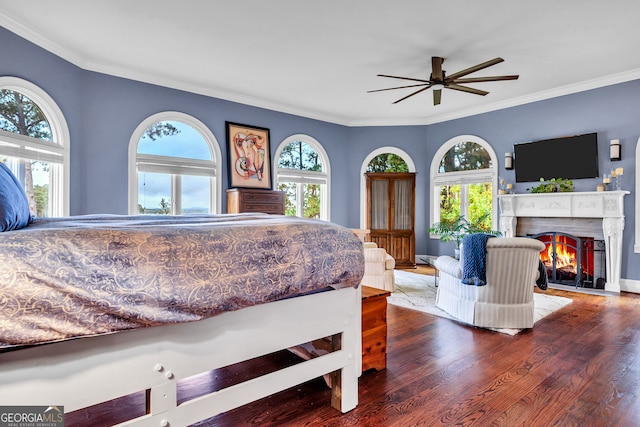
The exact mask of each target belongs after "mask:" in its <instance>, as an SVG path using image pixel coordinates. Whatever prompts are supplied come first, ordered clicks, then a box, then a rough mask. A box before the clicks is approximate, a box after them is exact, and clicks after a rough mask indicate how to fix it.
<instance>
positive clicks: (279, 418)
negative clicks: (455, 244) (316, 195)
mask: <svg viewBox="0 0 640 427" xmlns="http://www.w3.org/2000/svg"><path fill="white" fill-rule="evenodd" d="M418 271H420V272H423V271H424V269H420V270H418ZM547 293H549V294H553V295H562V296H568V297H570V298H572V299H573V303H571V304H570V305H568V306H566V307H564V308H563V309H561V310H560V311H558V312H556V313H553V314H552V315H550V316H548V317H546V318H544V319H542V320H541V321H539V322H538V323H537V324H536V326H535V327H534V328H533V329H532V330H527V331H525V332H523V333H521V334H519V335H516V336H513V337H512V336H508V335H505V334H500V333H497V332H491V331H487V330H483V329H476V328H472V327H469V326H464V325H462V324H458V323H456V322H453V321H451V320H447V319H442V318H438V317H435V316H431V315H428V314H424V313H420V312H417V311H413V310H409V309H404V308H400V307H395V306H391V305H389V306H388V310H387V316H388V341H387V348H388V352H387V369H386V370H383V371H380V372H375V371H371V372H367V373H365V374H364V375H363V376H362V377H361V378H360V381H359V385H360V391H359V404H358V407H357V408H356V409H354V410H353V411H351V412H349V413H347V414H341V413H339V412H337V411H336V410H334V409H333V408H331V406H330V404H329V400H330V391H329V389H328V388H327V387H326V385H325V383H324V381H323V380H322V379H318V380H314V381H311V382H308V383H305V384H303V385H301V386H297V387H294V388H293V389H290V390H286V391H284V392H282V393H278V394H276V395H273V396H270V397H268V398H265V399H262V400H260V401H258V402H255V403H252V404H249V405H246V406H244V407H242V408H239V409H237V410H234V411H230V412H228V413H225V414H221V415H219V416H217V417H214V418H212V419H209V420H206V421H203V422H201V423H199V424H197V425H198V426H234V427H235V426H383V425H384V426H402V427H404V426H489V425H491V426H638V425H640V295H639V294H631V293H622V294H621V295H620V296H595V295H586V294H579V293H572V292H567V291H560V290H549V291H547ZM296 362H297V357H296V356H294V355H292V354H290V353H288V352H279V353H275V354H273V355H271V356H269V357H267V358H264V359H260V360H258V361H250V362H247V363H244V364H240V365H234V366H231V367H229V368H226V369H224V370H218V371H214V372H211V373H208V374H204V375H201V376H199V377H197V378H194V379H193V380H190V381H188V382H185V383H184V384H181V386H180V390H179V396H181V399H185V400H186V399H188V398H191V397H193V396H197V395H198V394H201V393H203V391H205V390H207V391H208V390H215V389H219V388H221V387H224V386H227V385H229V384H233V383H235V382H237V381H239V380H243V379H245V378H249V377H251V376H255V375H256V374H261V373H265V372H269V371H270V370H272V369H276V368H278V367H281V366H285V365H289V364H292V363H296ZM143 398H144V396H143V395H142V394H137V395H133V396H128V397H125V398H122V399H118V400H116V401H112V402H110V403H108V404H103V405H99V406H96V407H93V408H89V409H88V410H81V411H76V412H74V413H71V414H68V415H67V417H66V420H65V421H66V423H65V425H66V426H92V427H99V426H106V425H112V424H114V423H116V422H119V421H122V420H126V419H128V418H130V417H132V416H133V415H136V414H141V413H144V404H143V402H144V399H143ZM172 427H175V426H172Z"/></svg>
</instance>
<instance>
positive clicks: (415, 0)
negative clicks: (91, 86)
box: [0, 0, 640, 126]
mask: <svg viewBox="0 0 640 427" xmlns="http://www.w3.org/2000/svg"><path fill="white" fill-rule="evenodd" d="M638 17H640V1H638V0H606V1H604V0H600V1H598V0H562V1H559V0H458V1H450V2H447V1H442V0H440V1H433V0H393V1H390V0H316V1H303V0H269V1H267V0H91V1H87V0H56V1H51V0H28V1H15V0H0V25H2V26H4V27H6V28H8V29H9V30H11V31H13V32H15V33H17V34H18V35H20V36H22V37H24V38H26V39H28V40H30V41H32V42H34V43H36V44H38V45H40V46H42V47H43V48H45V49H48V50H49V51H51V52H53V53H55V54H57V55H59V56H61V57H63V58H65V59H67V60H69V61H71V62H72V63H74V64H76V65H78V66H80V67H82V68H85V69H87V70H93V71H98V72H103V73H107V74H113V75H116V76H121V77H127V78H131V79H135V80H140V81H144V82H150V83H155V84H159V85H163V86H168V87H173V88H177V89H183V90H187V91H191V92H195V93H200V94H205V95H209V96H214V97H218V98H222V99H228V100H231V101H237V102H241V103H244V104H249V105H254V106H259V107H265V108H269V109H273V110H277V111H283V112H287V113H292V114H298V115H302V116H306V117H311V118H316V119H320V120H326V121H329V122H334V123H339V124H344V125H349V126H360V125H404V124H429V123H435V122H439V121H444V120H449V119H452V118H457V117H463V116H466V115H471V114H476V113H480V112H485V111H490V110H495V109H499V108H504V107H509V106H513V105H519V104H523V103H526V102H531V101H536V100H540V99H545V98H550V97H554V96H559V95H564V94H568V93H573V92H577V91H581V90H586V89H591V88H595V87H601V86H605V85H609V84H613V83H618V82H623V81H628V80H634V79H638V78H640V49H639V47H640V23H639V22H638ZM431 56H442V57H445V58H446V60H445V62H444V65H443V69H444V70H445V71H446V72H447V74H452V73H454V72H457V71H460V70H462V69H465V68H468V67H470V66H473V65H476V64H478V63H481V62H484V61H486V60H489V59H492V58H495V57H498V56H500V57H502V58H504V59H505V61H504V62H502V63H500V64H498V65H495V66H493V67H490V68H487V69H485V70H482V71H479V72H477V73H474V74H471V75H469V76H468V77H477V76H490V75H503V74H519V75H520V79H518V80H515V81H502V82H489V83H477V84H469V86H473V87H476V88H478V89H483V90H487V91H489V92H490V93H489V95H487V96H484V97H482V96H478V95H473V94H468V93H462V92H458V91H454V90H448V89H445V90H444V91H443V93H442V104H441V105H438V106H434V105H433V98H432V95H431V92H430V91H425V92H423V93H421V94H419V95H416V96H413V97H411V98H409V99H407V100H406V101H403V102H401V103H399V104H395V105H393V104H392V102H393V101H395V100H397V99H399V98H401V97H403V96H405V95H407V94H409V93H410V92H409V90H408V89H405V90H396V91H387V92H380V93H367V91H368V90H372V89H380V88H385V87H391V86H399V85H402V84H406V83H404V82H403V81H396V80H392V79H385V78H382V77H377V76H376V74H392V75H400V76H407V77H415V78H425V79H428V78H429V74H430V72H431Z"/></svg>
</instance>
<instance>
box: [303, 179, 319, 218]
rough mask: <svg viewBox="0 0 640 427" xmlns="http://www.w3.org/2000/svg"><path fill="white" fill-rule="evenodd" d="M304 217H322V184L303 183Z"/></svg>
mask: <svg viewBox="0 0 640 427" xmlns="http://www.w3.org/2000/svg"><path fill="white" fill-rule="evenodd" d="M302 187H303V191H304V215H303V217H304V218H315V219H320V195H321V186H320V184H303V186H302Z"/></svg>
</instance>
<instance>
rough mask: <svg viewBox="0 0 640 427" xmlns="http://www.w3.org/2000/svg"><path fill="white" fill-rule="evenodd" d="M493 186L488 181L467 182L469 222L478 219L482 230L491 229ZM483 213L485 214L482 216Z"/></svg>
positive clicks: (474, 221)
mask: <svg viewBox="0 0 640 427" xmlns="http://www.w3.org/2000/svg"><path fill="white" fill-rule="evenodd" d="M492 208H493V186H492V185H491V183H489V182H483V183H479V184H469V216H468V219H469V221H470V222H471V223H476V222H478V221H479V220H480V219H482V221H481V227H482V229H483V230H486V231H490V230H492V228H493V227H492V222H491V213H492ZM484 215H487V216H486V217H484Z"/></svg>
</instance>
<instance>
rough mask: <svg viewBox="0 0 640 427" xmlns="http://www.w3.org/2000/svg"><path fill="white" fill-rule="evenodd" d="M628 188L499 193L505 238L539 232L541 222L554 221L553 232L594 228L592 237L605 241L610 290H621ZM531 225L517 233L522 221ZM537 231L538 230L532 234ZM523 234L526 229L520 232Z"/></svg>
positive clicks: (501, 222) (606, 289)
mask: <svg viewBox="0 0 640 427" xmlns="http://www.w3.org/2000/svg"><path fill="white" fill-rule="evenodd" d="M627 194H629V192H628V191H601V192H596V191H593V192H591V191H587V192H575V193H543V194H540V193H538V194H506V195H501V196H498V203H499V207H500V230H501V231H502V234H503V235H504V236H505V237H513V236H516V235H527V234H537V233H541V232H546V231H550V230H549V229H548V226H547V225H543V226H542V227H544V228H545V229H542V228H540V229H538V230H536V229H535V228H536V226H535V225H532V223H533V224H535V223H536V222H538V221H541V222H543V223H544V222H546V223H552V224H553V225H554V229H553V231H556V232H566V233H568V234H577V233H575V231H574V229H575V228H578V229H586V230H591V233H592V234H593V235H592V236H588V235H587V234H585V232H584V231H583V232H580V233H579V235H581V236H588V237H595V238H601V239H602V240H603V241H604V250H605V260H606V261H605V264H606V283H605V286H604V290H605V291H606V292H614V293H619V292H620V268H621V264H622V232H623V230H624V196H625V195H627ZM519 222H522V223H525V224H527V228H528V230H527V233H525V234H517V233H518V231H519V228H520V229H521V228H522V227H518V223H519ZM531 231H534V233H531ZM520 233H523V231H520Z"/></svg>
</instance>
